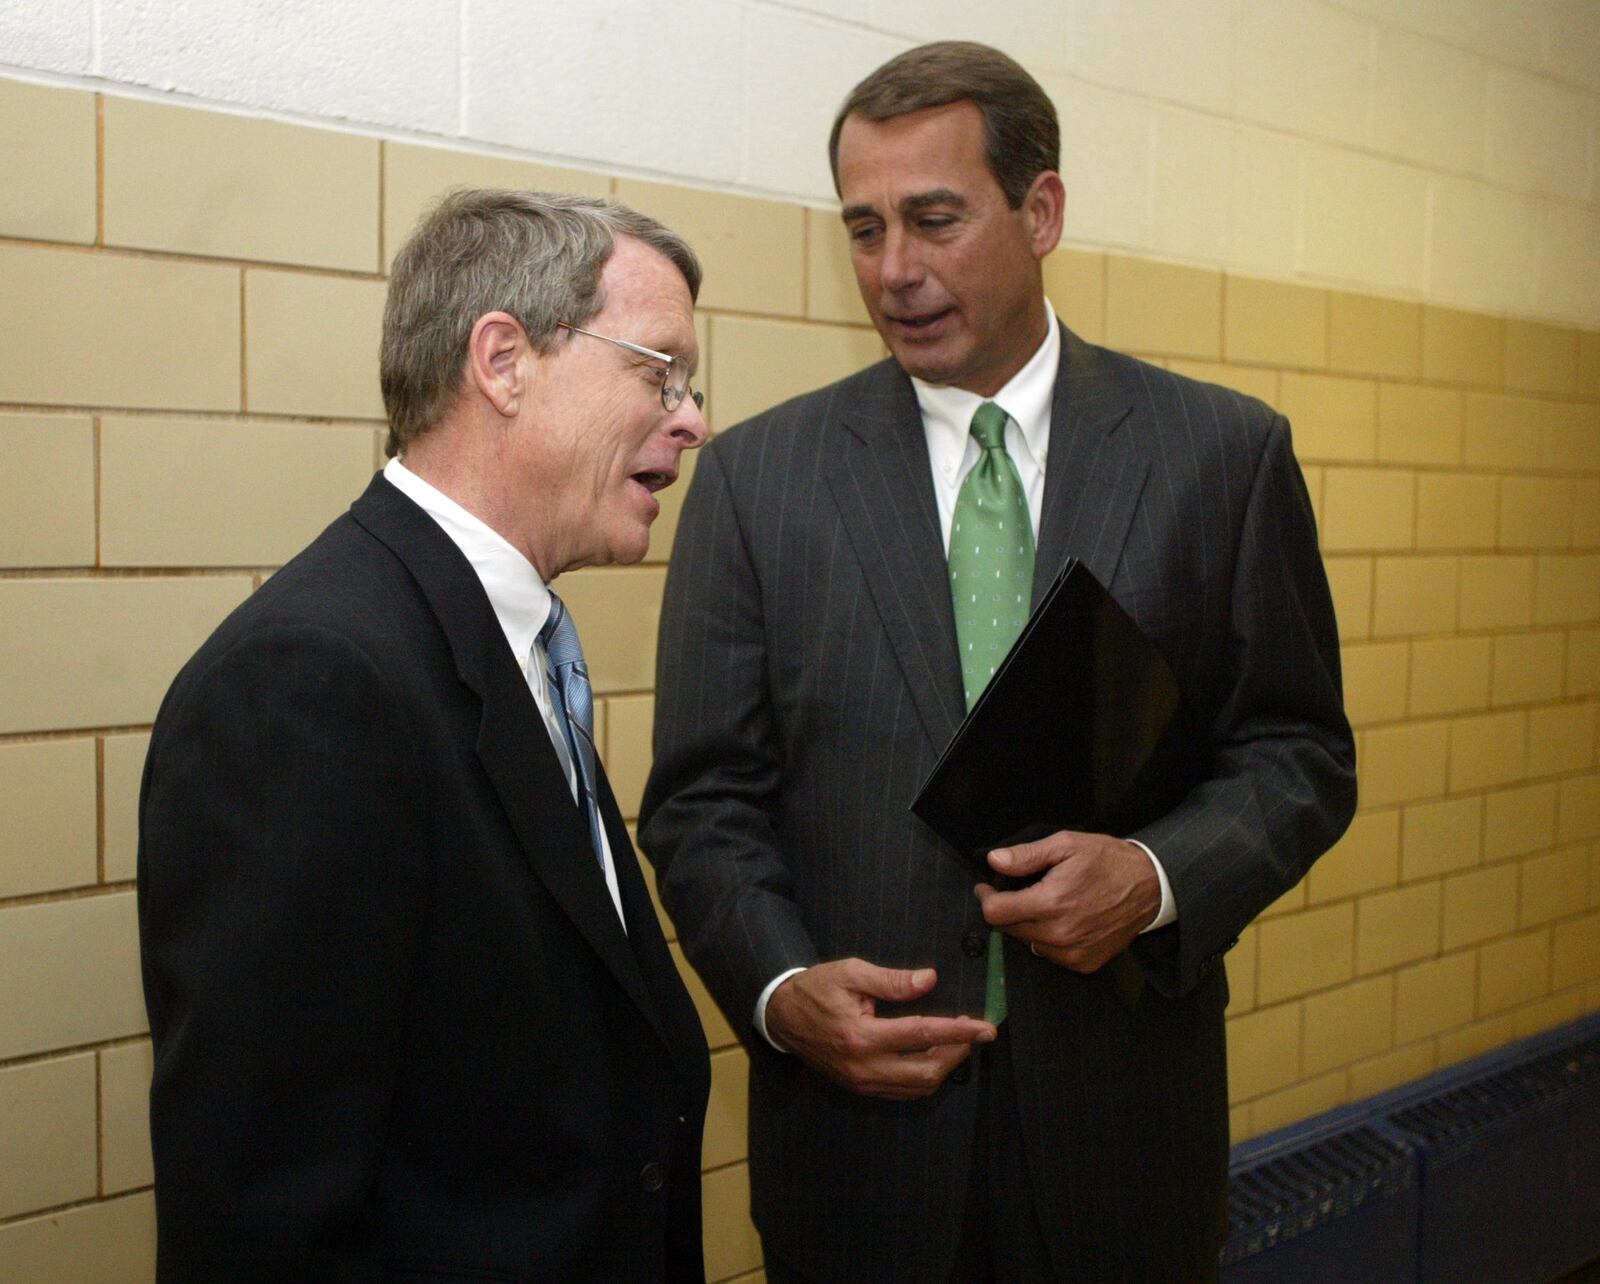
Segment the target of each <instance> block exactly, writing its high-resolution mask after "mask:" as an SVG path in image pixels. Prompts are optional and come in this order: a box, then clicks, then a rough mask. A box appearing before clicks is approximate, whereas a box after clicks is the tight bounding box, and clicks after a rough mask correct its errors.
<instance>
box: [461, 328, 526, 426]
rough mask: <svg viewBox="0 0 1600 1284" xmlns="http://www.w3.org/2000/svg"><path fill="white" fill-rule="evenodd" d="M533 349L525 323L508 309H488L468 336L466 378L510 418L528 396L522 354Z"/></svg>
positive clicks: (487, 399)
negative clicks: (507, 310)
mask: <svg viewBox="0 0 1600 1284" xmlns="http://www.w3.org/2000/svg"><path fill="white" fill-rule="evenodd" d="M531 350H532V349H531V347H530V345H529V343H528V336H527V333H526V332H525V331H524V330H523V328H522V324H521V323H520V322H519V321H518V320H517V319H516V318H515V317H513V316H512V315H511V314H510V313H509V312H485V313H484V314H483V315H482V316H481V317H479V318H478V319H477V320H476V321H475V322H473V325H472V333H471V335H469V336H468V338H467V378H468V379H469V380H470V381H471V383H472V386H473V387H475V388H476V389H477V390H478V392H479V393H480V394H481V395H482V396H483V398H484V400H486V401H487V402H489V404H490V405H492V406H493V407H494V408H495V410H496V411H497V412H498V413H499V414H501V415H503V416H505V417H506V418H511V417H513V416H514V415H516V413H517V412H518V410H519V409H520V407H521V403H522V401H523V400H524V399H525V398H526V397H527V395H528V392H529V389H528V386H527V382H528V375H527V368H526V366H525V364H524V363H523V361H522V360H521V358H522V356H523V355H524V354H526V353H528V352H530V351H531Z"/></svg>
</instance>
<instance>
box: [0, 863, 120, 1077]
mask: <svg viewBox="0 0 1600 1284" xmlns="http://www.w3.org/2000/svg"><path fill="white" fill-rule="evenodd" d="M144 1029H145V1015H144V991H143V990H142V989H141V987H140V981H139V941H138V932H137V928H136V924H135V919H134V904H133V893H132V892H116V893H113V894H111V895H109V896H91V897H84V898H80V899H78V900H71V901H54V902H48V903H45V904H41V905H23V906H14V907H12V908H9V909H0V1058H3V1057H21V1056H28V1055H30V1054H32V1053H36V1052H48V1051H50V1050H51V1049H53V1048H71V1047H77V1046H79V1045H81V1044H85V1043H92V1042H96V1041H98V1040H101V1039H117V1038H121V1037H122V1036H124V1035H130V1034H142V1033H143V1032H144Z"/></svg>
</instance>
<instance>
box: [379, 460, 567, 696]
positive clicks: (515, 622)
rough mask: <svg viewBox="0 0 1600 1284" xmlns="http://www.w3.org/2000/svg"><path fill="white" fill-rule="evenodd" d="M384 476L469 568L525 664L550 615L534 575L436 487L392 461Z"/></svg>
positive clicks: (526, 563) (518, 555)
mask: <svg viewBox="0 0 1600 1284" xmlns="http://www.w3.org/2000/svg"><path fill="white" fill-rule="evenodd" d="M383 475H384V478H385V479H386V480H387V481H389V482H390V484H392V485H393V486H394V488H395V489H396V490H398V491H399V492H400V493H401V494H402V495H404V496H406V498H408V499H410V500H411V501H412V502H413V503H415V504H416V505H417V507H419V508H420V509H422V511H423V512H425V513H427V515H428V516H429V517H431V518H433V520H434V521H435V522H437V523H438V524H439V527H440V529H441V530H443V531H444V533H445V534H446V535H448V536H449V537H450V539H451V542H452V543H454V544H455V546H456V547H457V548H459V549H460V550H461V552H462V554H463V555H464V556H465V557H466V559H467V561H468V562H470V563H471V564H472V569H473V571H474V572H475V573H476V574H477V576H478V580H479V582H481V583H482V585H483V591H484V592H485V593H486V594H488V597H489V605H490V606H492V607H493V608H494V614H495V618H496V619H497V620H499V621H500V629H501V632H503V633H504V634H505V635H506V641H507V642H509V643H510V644H511V653H512V654H513V655H514V656H516V657H517V663H518V664H519V665H526V664H527V661H528V653H529V652H530V651H531V650H532V648H533V642H534V639H535V638H537V637H538V636H539V630H540V629H542V628H544V622H545V621H546V620H547V619H548V618H549V617H550V589H549V586H548V585H546V584H545V582H544V580H543V578H541V576H540V575H539V572H538V571H537V570H536V569H535V568H534V565H533V563H532V562H530V561H529V560H528V559H527V558H526V557H524V556H523V555H522V554H521V553H519V552H517V550H516V549H515V548H513V547H512V546H511V545H510V544H509V543H508V542H507V541H506V539H505V538H504V537H503V536H502V535H500V534H499V533H498V532H496V531H494V530H492V529H490V528H489V527H488V526H487V525H485V524H484V523H483V522H482V521H481V520H479V519H478V518H476V517H474V516H473V515H472V514H471V513H469V512H468V511H467V510H466V509H464V508H463V507H461V505H460V504H458V503H456V501H455V500H453V499H451V498H450V496H448V495H446V494H445V493H444V492H443V491H442V490H440V489H439V488H438V487H436V486H433V485H430V484H429V483H428V482H425V481H423V480H422V478H420V477H418V476H417V475H416V473H414V472H412V471H411V470H410V469H409V468H407V467H406V466H405V465H404V464H402V463H401V462H400V461H399V460H398V459H391V460H390V461H389V462H388V463H387V464H385V465H384V468H383Z"/></svg>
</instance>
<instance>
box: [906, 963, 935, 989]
mask: <svg viewBox="0 0 1600 1284" xmlns="http://www.w3.org/2000/svg"><path fill="white" fill-rule="evenodd" d="M932 980H933V969H932V968H928V967H919V968H918V969H917V970H916V971H915V972H913V973H912V974H911V984H912V985H927V984H929V983H930V982H931V981H932Z"/></svg>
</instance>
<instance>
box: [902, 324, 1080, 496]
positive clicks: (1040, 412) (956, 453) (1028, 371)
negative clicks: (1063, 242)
mask: <svg viewBox="0 0 1600 1284" xmlns="http://www.w3.org/2000/svg"><path fill="white" fill-rule="evenodd" d="M1044 307H1045V315H1046V319H1047V321H1048V322H1049V324H1048V326H1047V328H1046V330H1045V336H1044V341H1043V342H1042V343H1040V345H1039V347H1038V350H1037V351H1036V352H1034V354H1033V356H1031V357H1029V358H1028V361H1027V364H1026V365H1024V366H1023V367H1022V369H1021V370H1018V371H1017V373H1016V374H1014V375H1012V376H1011V379H1010V382H1008V383H1007V384H1006V385H1005V387H1003V388H1001V389H1000V391H999V392H997V393H995V394H994V396H992V397H980V396H978V394H977V393H975V392H968V391H967V390H966V389H965V388H956V387H952V386H949V385H938V384H931V383H924V382H923V381H922V380H921V379H916V378H913V379H912V380H911V386H912V388H914V389H915V390H916V394H917V406H918V408H919V409H920V410H921V411H922V423H923V427H924V428H925V429H926V431H927V436H928V450H929V452H930V453H931V454H932V456H933V461H934V463H935V464H936V465H948V467H949V469H950V470H951V471H952V472H953V471H954V470H955V469H957V468H959V466H960V464H961V461H962V458H963V457H964V456H965V454H966V452H967V442H968V440H969V438H970V436H971V432H972V415H973V412H974V411H976V410H977V409H978V407H979V406H981V405H982V404H983V403H984V402H985V401H992V402H994V403H995V404H996V405H997V406H999V407H1000V409H1002V410H1004V411H1005V412H1006V414H1007V415H1008V416H1010V418H1011V419H1012V420H1014V421H1015V422H1016V425H1017V427H1018V429H1020V430H1021V433H1022V442H1023V447H1024V449H1026V450H1027V452H1028V453H1029V454H1030V455H1031V456H1032V457H1033V463H1034V466H1035V467H1036V468H1037V469H1038V470H1039V472H1040V473H1043V472H1044V465H1045V457H1046V456H1047V455H1048V454H1049V451H1050V404H1051V401H1052V400H1053V399H1054V397H1055V388H1056V372H1057V370H1058V369H1059V367H1060V364H1061V328H1060V326H1059V325H1057V323H1056V312H1055V309H1054V308H1053V307H1051V306H1050V300H1049V299H1046V300H1045V303H1044Z"/></svg>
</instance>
